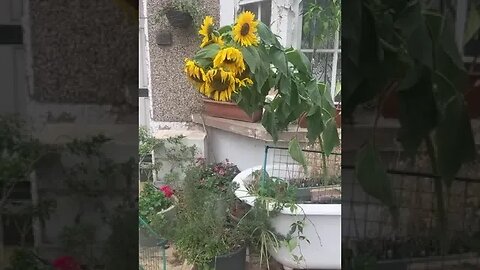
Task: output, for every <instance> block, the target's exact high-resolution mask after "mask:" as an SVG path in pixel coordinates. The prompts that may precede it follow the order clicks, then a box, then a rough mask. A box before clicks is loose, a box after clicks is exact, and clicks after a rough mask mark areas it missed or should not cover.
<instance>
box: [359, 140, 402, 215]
mask: <svg viewBox="0 0 480 270" xmlns="http://www.w3.org/2000/svg"><path fill="white" fill-rule="evenodd" d="M355 168H356V169H355V174H356V177H357V179H358V182H359V183H360V186H361V187H362V188H363V190H364V191H365V192H366V193H367V194H368V195H370V196H372V197H374V198H376V199H378V200H379V201H381V202H382V203H383V204H385V205H387V206H389V207H394V206H395V203H394V198H393V192H392V186H391V182H390V178H389V177H388V175H387V172H386V170H385V167H384V165H383V163H382V161H381V159H380V157H379V154H378V152H377V151H376V150H375V147H374V146H373V144H372V143H371V142H369V143H367V144H365V145H364V146H363V147H362V148H361V149H360V150H359V151H358V153H357V163H356V166H355Z"/></svg>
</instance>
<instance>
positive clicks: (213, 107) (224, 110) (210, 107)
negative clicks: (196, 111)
mask: <svg viewBox="0 0 480 270" xmlns="http://www.w3.org/2000/svg"><path fill="white" fill-rule="evenodd" d="M203 103H204V105H205V109H204V113H205V114H206V115H209V116H213V117H219V118H226V119H232V120H238V121H243V122H250V123H255V122H258V121H259V120H260V119H261V118H262V111H261V110H259V111H257V112H255V113H253V114H251V115H249V114H247V113H246V112H245V111H244V110H243V109H242V108H240V107H239V106H238V105H237V104H235V103H233V102H222V101H214V100H210V99H203Z"/></svg>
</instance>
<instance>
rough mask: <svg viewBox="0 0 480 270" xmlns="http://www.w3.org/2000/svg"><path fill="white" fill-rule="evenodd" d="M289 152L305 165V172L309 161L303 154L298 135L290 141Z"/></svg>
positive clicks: (294, 158)
mask: <svg viewBox="0 0 480 270" xmlns="http://www.w3.org/2000/svg"><path fill="white" fill-rule="evenodd" d="M288 153H289V154H290V156H291V157H292V158H293V160H295V161H296V162H298V163H299V164H300V165H302V166H303V169H304V170H305V172H306V171H307V161H306V159H305V156H304V155H303V152H302V148H301V147H300V143H299V142H298V139H297V137H295V138H293V139H292V140H291V141H290V142H289V143H288Z"/></svg>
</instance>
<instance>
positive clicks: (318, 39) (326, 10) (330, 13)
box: [301, 0, 336, 49]
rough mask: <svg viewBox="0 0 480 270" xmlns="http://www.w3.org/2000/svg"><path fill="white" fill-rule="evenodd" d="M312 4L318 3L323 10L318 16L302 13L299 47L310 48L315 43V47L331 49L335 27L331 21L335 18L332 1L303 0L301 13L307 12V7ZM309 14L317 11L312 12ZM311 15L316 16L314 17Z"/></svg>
mask: <svg viewBox="0 0 480 270" xmlns="http://www.w3.org/2000/svg"><path fill="white" fill-rule="evenodd" d="M314 4H315V5H319V6H320V7H321V8H322V10H323V11H322V12H321V15H318V16H308V15H303V23H302V40H301V48H303V49H312V48H313V47H314V45H315V47H316V48H322V49H333V48H334V40H335V29H336V26H335V24H334V23H333V22H332V20H333V19H334V18H335V15H334V14H335V12H334V10H335V9H334V6H333V3H332V1H331V0H304V1H303V6H302V9H303V11H302V14H305V13H309V12H308V11H309V9H310V8H311V7H312V5H314ZM311 14H318V13H317V12H313V13H311ZM313 17H317V18H316V19H314V18H313ZM318 18H320V19H318ZM323 18H328V19H323ZM328 22H330V23H328ZM314 42H315V43H314Z"/></svg>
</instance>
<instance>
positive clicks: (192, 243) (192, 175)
mask: <svg viewBox="0 0 480 270" xmlns="http://www.w3.org/2000/svg"><path fill="white" fill-rule="evenodd" d="M203 169H204V167H200V169H198V168H197V167H195V166H194V167H192V168H191V169H189V170H187V176H186V178H185V182H184V186H183V188H182V196H180V197H179V204H178V212H177V217H176V224H175V225H176V226H175V227H176V230H175V237H174V242H175V246H176V249H177V250H178V252H179V254H180V255H181V256H182V257H183V258H185V259H186V260H187V261H188V262H190V263H192V264H194V265H196V266H197V267H199V268H200V269H204V268H205V267H207V266H208V265H209V263H211V262H212V260H214V259H215V257H216V256H219V255H224V254H227V253H230V252H232V251H235V250H238V249H239V248H242V247H244V246H245V244H246V239H247V237H248V236H247V235H246V232H245V231H244V230H242V229H241V228H240V227H239V225H238V224H236V223H235V222H233V221H232V220H231V219H229V218H228V216H227V214H226V208H224V206H227V205H228V203H229V201H230V199H232V201H233V198H234V194H233V191H234V186H232V183H230V185H229V188H228V189H225V190H222V192H219V190H215V189H213V190H212V189H206V188H203V187H202V186H201V185H199V180H200V179H201V177H203V175H204V171H203ZM229 198H230V199H229ZM205 232H210V233H208V234H205Z"/></svg>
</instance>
